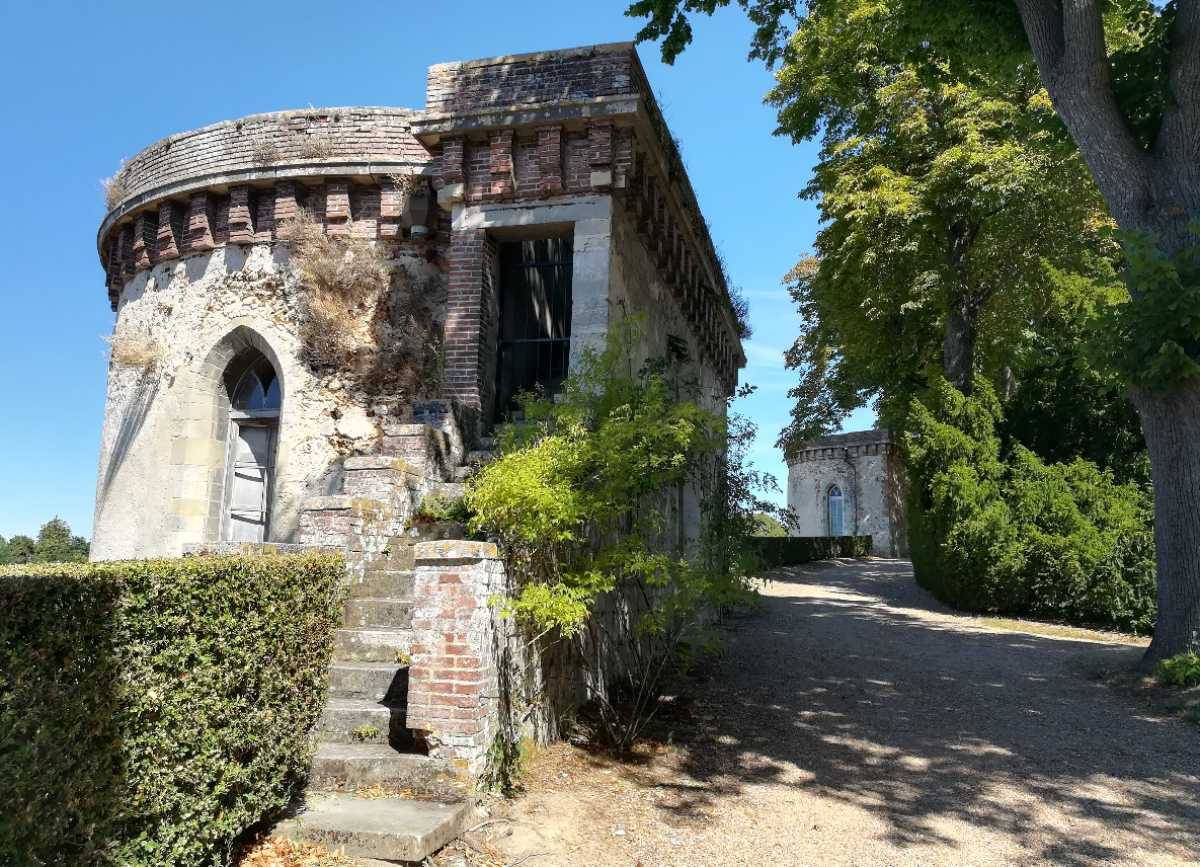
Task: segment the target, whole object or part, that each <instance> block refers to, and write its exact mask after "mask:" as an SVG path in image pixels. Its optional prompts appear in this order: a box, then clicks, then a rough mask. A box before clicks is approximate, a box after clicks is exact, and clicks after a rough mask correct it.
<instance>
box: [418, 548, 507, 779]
mask: <svg viewBox="0 0 1200 867" xmlns="http://www.w3.org/2000/svg"><path fill="white" fill-rule="evenodd" d="M414 564H415V567H416V568H415V576H414V580H413V598H414V599H415V600H416V606H415V608H414V610H413V620H412V630H413V642H412V662H411V663H410V666H409V675H408V718H407V723H408V726H409V727H410V728H412V729H414V730H417V731H421V732H424V733H425V740H426V742H427V744H428V745H429V754H430V755H431V756H433V757H434V758H440V759H447V760H449V761H450V762H451V763H452V764H453V765H454V766H455V767H457V768H458V769H459V770H460V771H462V772H464V773H466V774H468V775H471V776H474V775H477V774H478V773H479V772H480V771H482V770H483V766H484V761H485V757H486V755H487V750H488V746H489V745H490V744H491V742H492V740H493V739H494V738H495V736H496V732H497V729H498V726H499V683H498V663H497V651H496V648H497V647H498V645H499V644H500V639H499V636H500V634H501V633H500V626H499V618H498V616H497V613H496V612H495V610H494V609H493V608H492V607H491V606H490V604H489V600H490V599H491V598H492V597H494V596H496V595H498V594H500V593H502V592H503V591H504V589H505V585H506V579H505V573H504V564H503V562H502V561H501V559H500V552H499V550H498V549H497V548H496V546H495V545H493V544H491V543H488V542H463V541H447V542H422V543H420V544H418V545H416V546H415V548H414Z"/></svg>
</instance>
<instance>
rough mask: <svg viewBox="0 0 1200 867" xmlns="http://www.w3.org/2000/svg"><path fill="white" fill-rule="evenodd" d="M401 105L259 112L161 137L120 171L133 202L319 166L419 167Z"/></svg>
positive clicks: (423, 158) (423, 154)
mask: <svg viewBox="0 0 1200 867" xmlns="http://www.w3.org/2000/svg"><path fill="white" fill-rule="evenodd" d="M413 115H414V112H413V111H411V110H409V109H403V108H322V109H304V110H300V111H279V112H272V113H269V114H256V115H251V116H249V117H244V118H240V119H238V120H229V121H223V122H221V123H217V124H213V125H211V126H206V127H202V128H200V129H195V130H190V131H189V132H184V133H179V134H177V135H173V136H170V137H168V138H165V139H162V140H161V141H159V142H156V143H155V144H153V145H151V146H150V147H148V148H146V149H145V150H143V151H142V152H141V153H139V154H138V155H137V156H135V157H134V158H133V159H131V160H129V162H128V163H126V164H125V166H124V167H123V168H122V170H121V180H122V184H123V186H124V189H125V193H124V195H123V196H122V199H130V198H133V197H135V196H138V195H141V194H143V193H147V192H149V191H151V190H154V189H157V188H159V187H164V186H169V185H172V184H177V183H180V182H184V181H187V180H188V179H191V178H204V177H206V176H209V175H226V174H231V173H237V172H244V171H254V170H260V171H261V170H270V169H272V168H277V167H280V166H291V165H312V164H318V165H319V164H321V163H339V164H340V163H363V164H370V163H384V164H421V165H423V164H424V163H425V162H427V161H428V159H429V154H428V152H427V151H426V150H425V148H424V147H423V146H422V145H421V143H420V142H419V141H417V140H416V139H415V138H414V137H413V136H412V134H411V132H410V131H409V125H410V121H411V118H412V117H413Z"/></svg>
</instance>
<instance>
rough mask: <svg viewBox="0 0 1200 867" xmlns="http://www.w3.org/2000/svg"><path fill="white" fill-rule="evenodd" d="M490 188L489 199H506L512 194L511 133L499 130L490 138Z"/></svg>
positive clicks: (508, 130) (507, 130) (513, 178)
mask: <svg viewBox="0 0 1200 867" xmlns="http://www.w3.org/2000/svg"><path fill="white" fill-rule="evenodd" d="M490 171H491V174H492V188H491V191H490V193H489V198H492V199H507V198H509V197H511V196H512V194H513V182H514V180H515V175H514V174H513V131H512V130H511V129H505V130H500V131H499V132H494V133H492V136H491V166H490Z"/></svg>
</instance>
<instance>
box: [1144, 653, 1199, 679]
mask: <svg viewBox="0 0 1200 867" xmlns="http://www.w3.org/2000/svg"><path fill="white" fill-rule="evenodd" d="M1155 673H1156V674H1157V676H1158V682H1159V683H1161V684H1163V685H1164V686H1178V687H1185V688H1186V687H1189V686H1200V653H1197V652H1196V651H1194V650H1189V651H1188V652H1187V653H1181V654H1179V655H1178V656H1172V657H1171V658H1170V659H1164V660H1163V661H1162V662H1160V663H1159V664H1158V670H1157V671H1156V672H1155Z"/></svg>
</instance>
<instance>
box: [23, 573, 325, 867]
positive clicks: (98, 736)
mask: <svg viewBox="0 0 1200 867" xmlns="http://www.w3.org/2000/svg"><path fill="white" fill-rule="evenodd" d="M343 574H344V566H343V564H342V561H341V558H340V557H337V556H334V555H329V554H317V553H310V554H302V555H293V556H247V557H190V558H183V559H178V560H143V561H125V562H111V563H94V564H46V565H24V566H10V567H4V568H0V608H2V609H3V610H4V612H5V613H4V616H3V617H2V618H0V671H2V672H3V673H4V675H3V677H0V803H3V804H4V809H3V810H0V863H4V864H16V865H25V864H29V865H33V864H120V865H161V864H171V865H209V864H227V863H228V862H229V861H230V858H231V852H232V848H233V845H234V842H235V840H236V839H237V838H238V836H239V835H240V834H242V833H243V832H244V831H245V830H246V829H247V828H249V827H251V826H252V825H255V824H256V823H258V822H260V821H262V820H264V819H266V818H268V817H271V816H272V815H274V814H276V813H277V812H278V811H279V810H280V808H281V807H283V806H284V805H286V804H287V803H288V801H289V799H291V797H292V796H293V795H294V794H295V793H296V792H297V790H298V789H299V788H300V787H301V786H302V785H303V783H304V779H305V776H306V774H307V770H308V766H309V760H310V750H311V743H310V741H311V738H310V735H311V732H312V731H313V729H314V727H315V725H316V723H317V721H318V719H319V717H320V714H321V710H322V707H323V705H324V699H325V694H326V690H327V682H328V666H329V660H330V658H331V656H332V651H333V635H334V632H335V630H336V628H337V626H338V624H339V623H340V622H341V615H342V604H343V590H342V576H343Z"/></svg>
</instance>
